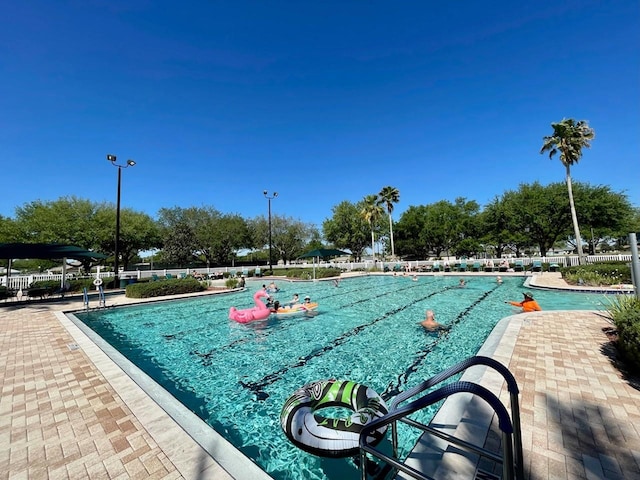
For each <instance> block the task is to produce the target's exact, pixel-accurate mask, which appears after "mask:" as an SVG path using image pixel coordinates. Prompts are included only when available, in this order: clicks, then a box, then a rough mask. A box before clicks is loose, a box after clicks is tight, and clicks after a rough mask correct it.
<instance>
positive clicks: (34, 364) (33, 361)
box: [0, 276, 640, 480]
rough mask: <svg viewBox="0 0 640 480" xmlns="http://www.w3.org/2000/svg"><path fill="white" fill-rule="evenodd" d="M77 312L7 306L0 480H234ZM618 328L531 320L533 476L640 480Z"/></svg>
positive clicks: (526, 392) (529, 465)
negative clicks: (117, 378)
mask: <svg viewBox="0 0 640 480" xmlns="http://www.w3.org/2000/svg"><path fill="white" fill-rule="evenodd" d="M543 277H544V276H539V278H538V279H537V280H538V281H542V279H543ZM550 278H551V277H550ZM554 282H555V280H554ZM554 286H555V285H554ZM561 286H562V285H560V287H561ZM129 301H130V300H128V299H125V298H124V297H123V296H121V297H118V298H117V299H115V300H114V299H113V298H110V303H111V304H113V303H114V302H115V303H120V304H122V303H128V302H129ZM79 303H81V302H80V300H75V299H69V300H65V301H64V302H59V303H37V302H36V303H31V304H22V305H14V306H6V305H5V306H2V307H0V374H1V375H2V380H1V385H2V391H1V394H0V478H2V479H18V478H32V479H45V478H60V479H64V478H71V479H76V478H92V479H95V478H98V479H100V478H105V479H107V478H108V479H112V478H119V479H126V478H140V479H143V478H144V479H147V478H162V479H174V478H187V479H191V478H194V479H195V478H201V479H207V478H212V479H229V478H231V477H230V475H229V474H228V473H227V472H225V471H224V470H223V469H222V468H221V467H220V466H219V465H217V464H216V463H215V462H214V461H212V460H211V458H210V457H209V456H208V455H207V454H206V453H205V452H204V450H202V449H200V447H198V445H196V444H195V443H194V442H189V439H188V438H185V436H184V435H182V436H180V434H174V433H170V434H169V435H167V434H166V433H165V434H164V435H163V433H162V432H167V431H169V432H176V431H177V430H180V429H179V427H177V426H176V424H175V422H174V421H173V420H172V419H171V418H170V417H169V416H168V415H167V414H166V413H164V412H163V411H161V409H159V408H156V409H155V410H153V409H152V410H153V416H152V418H153V421H149V419H148V418H147V416H146V415H141V414H140V413H138V412H140V411H148V410H149V408H150V407H148V406H147V407H145V408H146V410H144V409H140V408H138V407H137V406H136V404H134V403H133V402H129V403H127V402H126V401H125V400H127V399H125V398H123V396H121V394H120V393H118V391H123V390H120V389H117V388H115V387H114V385H113V384H112V383H109V381H108V380H107V378H106V377H105V375H104V374H103V371H104V370H100V369H99V368H98V367H97V366H96V359H95V356H96V354H95V353H92V351H91V350H90V349H89V348H84V347H81V348H77V346H78V345H77V343H76V339H75V338H74V337H73V336H72V335H71V334H70V333H69V331H68V330H67V329H66V328H65V327H64V326H63V324H62V323H61V320H60V319H59V318H58V317H57V316H56V313H55V312H56V311H59V310H65V309H66V310H73V309H78V308H79V306H80V305H79ZM609 325H610V324H609V323H608V321H607V320H606V319H605V318H604V317H602V316H601V315H599V314H597V313H593V312H539V313H534V314H525V315H523V316H522V322H521V325H520V327H519V331H518V333H517V336H516V337H515V338H516V340H515V346H513V348H512V351H513V354H512V356H511V358H510V359H509V360H508V361H505V363H507V364H508V367H509V369H510V370H511V372H512V373H513V374H514V375H515V377H516V379H517V381H518V384H519V386H520V389H521V392H522V393H521V411H522V432H523V443H524V445H523V446H524V456H525V470H526V475H527V478H530V479H532V480H546V479H565V478H568V479H583V478H586V479H596V478H598V479H599V478H616V479H617V478H619V479H634V478H637V479H640V432H639V429H640V390H639V389H638V385H637V384H632V383H630V382H629V380H628V379H626V378H624V375H623V374H622V373H621V372H620V371H619V370H618V369H617V368H616V366H615V365H614V364H613V363H612V360H611V357H610V355H611V353H612V350H611V348H610V345H609V343H608V339H607V336H606V335H605V333H604V332H603V328H606V327H608V326H609ZM505 341H508V340H505ZM112 368H113V369H114V370H118V369H117V367H115V368H114V367H112ZM120 373H122V372H120ZM138 394H139V392H138ZM126 395H128V393H127V394H126ZM134 411H136V413H134ZM176 428H177V430H176ZM176 435H177V438H178V441H176V440H175V438H176ZM167 437H174V441H173V443H171V440H170V439H169V438H167ZM176 443H178V445H176Z"/></svg>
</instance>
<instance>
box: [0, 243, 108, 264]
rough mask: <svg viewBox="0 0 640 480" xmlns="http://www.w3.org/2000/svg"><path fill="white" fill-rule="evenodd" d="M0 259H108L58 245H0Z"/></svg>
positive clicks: (71, 247) (90, 252)
mask: <svg viewBox="0 0 640 480" xmlns="http://www.w3.org/2000/svg"><path fill="white" fill-rule="evenodd" d="M0 258H6V259H15V258H45V259H58V258H75V259H76V260H86V259H87V258H90V259H93V260H98V259H102V258H108V255H104V254H103V253H98V252H92V251H91V250H85V249H84V248H80V247H76V246H74V245H61V244H59V243H0Z"/></svg>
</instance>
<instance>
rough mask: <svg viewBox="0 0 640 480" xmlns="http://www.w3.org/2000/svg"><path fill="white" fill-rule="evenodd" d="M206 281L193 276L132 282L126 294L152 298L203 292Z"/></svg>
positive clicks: (133, 296) (205, 287)
mask: <svg viewBox="0 0 640 480" xmlns="http://www.w3.org/2000/svg"><path fill="white" fill-rule="evenodd" d="M206 289H207V286H206V282H205V283H202V282H199V281H198V280H196V279H195V278H192V277H187V278H178V279H171V280H161V281H158V282H144V283H132V284H130V285H127V288H126V294H125V295H126V296H127V297H129V298H152V297H162V296H165V295H178V294H182V293H193V292H202V291H203V290H206Z"/></svg>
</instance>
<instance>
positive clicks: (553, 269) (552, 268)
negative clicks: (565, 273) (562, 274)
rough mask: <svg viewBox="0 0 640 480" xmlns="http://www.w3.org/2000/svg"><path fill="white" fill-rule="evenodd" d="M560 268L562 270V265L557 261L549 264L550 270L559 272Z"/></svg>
mask: <svg viewBox="0 0 640 480" xmlns="http://www.w3.org/2000/svg"><path fill="white" fill-rule="evenodd" d="M558 270H560V265H558V264H557V263H552V264H551V265H549V271H550V272H557V271H558Z"/></svg>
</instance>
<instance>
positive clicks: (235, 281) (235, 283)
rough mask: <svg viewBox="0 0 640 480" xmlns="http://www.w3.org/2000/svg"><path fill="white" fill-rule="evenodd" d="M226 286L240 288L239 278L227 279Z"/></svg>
mask: <svg viewBox="0 0 640 480" xmlns="http://www.w3.org/2000/svg"><path fill="white" fill-rule="evenodd" d="M224 285H225V286H226V287H227V288H236V287H237V286H238V279H237V278H227V280H226V281H225V282H224Z"/></svg>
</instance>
